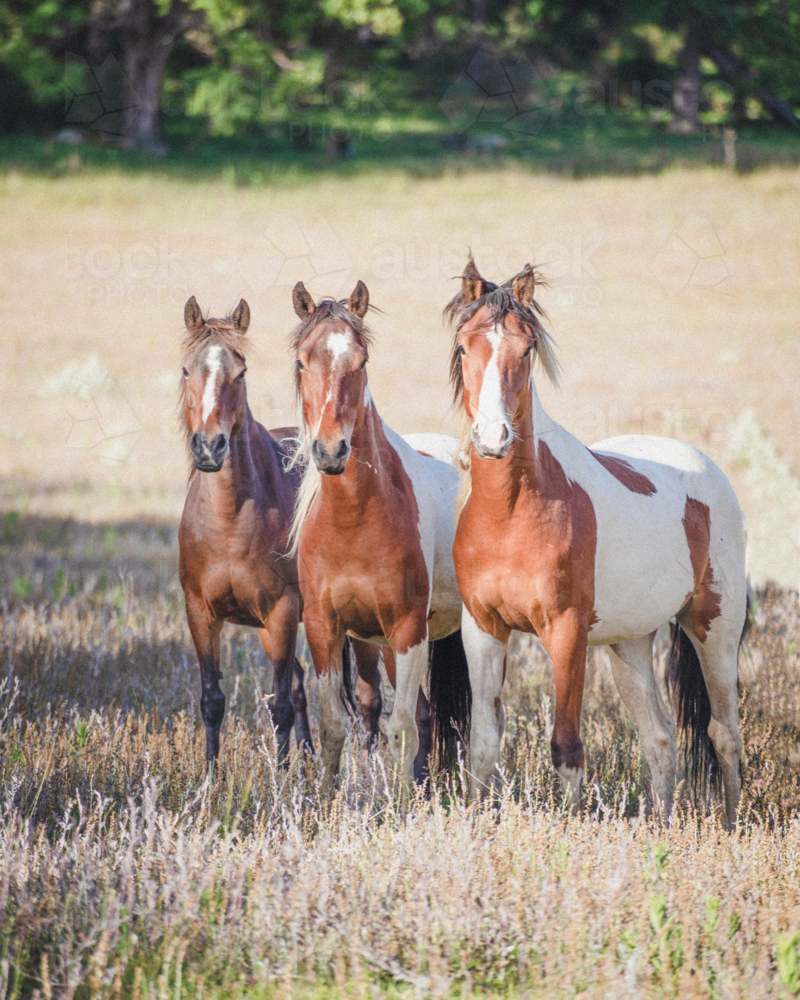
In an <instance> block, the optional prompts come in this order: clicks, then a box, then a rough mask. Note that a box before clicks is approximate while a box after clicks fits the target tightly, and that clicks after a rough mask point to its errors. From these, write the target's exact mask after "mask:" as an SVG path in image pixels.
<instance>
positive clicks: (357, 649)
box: [351, 639, 383, 745]
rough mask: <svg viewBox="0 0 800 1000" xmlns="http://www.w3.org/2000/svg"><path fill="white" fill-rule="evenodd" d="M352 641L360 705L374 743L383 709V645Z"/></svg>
mask: <svg viewBox="0 0 800 1000" xmlns="http://www.w3.org/2000/svg"><path fill="white" fill-rule="evenodd" d="M351 641H352V644H353V654H354V655H355V658H356V667H357V669H358V689H357V697H358V707H359V709H360V711H361V718H362V719H363V720H364V725H365V726H366V727H367V730H368V731H369V735H370V743H372V744H373V745H374V744H375V743H377V741H378V737H379V736H380V721H381V712H382V711H383V698H382V697H381V678H380V671H379V669H378V665H379V663H380V656H381V647H380V646H378V645H376V644H375V643H374V642H362V641H361V639H352V640H351Z"/></svg>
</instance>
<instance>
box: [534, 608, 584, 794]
mask: <svg viewBox="0 0 800 1000" xmlns="http://www.w3.org/2000/svg"><path fill="white" fill-rule="evenodd" d="M588 633H589V628H588V624H587V621H586V615H585V614H584V613H583V612H582V611H581V610H580V609H578V608H569V609H567V610H566V611H565V612H563V613H562V614H560V615H559V616H558V617H557V618H556V619H554V620H553V621H552V622H551V623H549V624H548V625H547V627H546V628H543V629H542V630H541V632H540V638H541V640H542V643H543V645H544V648H545V649H546V650H547V652H548V653H549V654H550V659H551V660H552V661H553V674H554V677H555V687H556V710H555V722H554V724H553V733H552V736H551V738H550V755H551V758H552V761H553V767H554V768H555V769H556V771H557V772H558V776H559V778H561V784H562V786H563V789H564V805H565V806H567V808H569V809H570V810H571V811H572V812H573V813H576V812H577V811H578V808H579V806H580V796H581V781H582V780H583V772H584V768H585V761H584V754H583V741H582V740H581V707H582V705H583V682H584V677H585V674H586V640H587V636H588Z"/></svg>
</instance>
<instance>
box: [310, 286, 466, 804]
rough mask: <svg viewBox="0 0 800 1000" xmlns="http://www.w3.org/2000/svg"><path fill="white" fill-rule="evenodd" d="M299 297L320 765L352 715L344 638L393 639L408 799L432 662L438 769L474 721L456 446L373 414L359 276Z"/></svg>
mask: <svg viewBox="0 0 800 1000" xmlns="http://www.w3.org/2000/svg"><path fill="white" fill-rule="evenodd" d="M293 302H294V307H295V311H296V313H297V315H298V316H299V317H300V320H301V322H300V325H299V326H298V327H297V329H296V330H295V332H294V334H293V337H292V346H293V349H294V352H295V360H296V366H297V367H296V379H297V391H298V398H299V401H300V404H301V410H302V424H303V428H302V432H301V435H302V437H301V446H300V448H299V450H298V459H299V460H300V461H302V463H303V464H304V465H305V470H306V471H305V474H304V477H303V483H302V485H301V487H300V492H299V493H298V501H297V507H296V513H295V522H294V525H293V528H292V532H293V538H294V544H295V547H296V550H297V552H298V570H299V575H300V589H301V591H302V594H303V600H304V605H305V612H304V621H305V627H306V638H307V640H308V645H309V649H310V651H311V656H312V659H313V661H314V666H315V668H316V671H317V674H318V676H319V679H320V696H321V721H320V740H321V743H322V753H323V758H324V764H325V771H326V775H327V777H328V780H329V781H333V779H334V778H335V775H336V773H337V772H338V769H339V757H340V754H341V750H342V746H343V744H344V740H345V734H346V723H347V716H346V714H345V712H344V709H343V703H342V696H341V692H342V647H343V644H344V642H345V639H346V636H348V635H350V636H356V637H358V638H360V639H364V640H367V641H368V642H372V643H378V644H380V645H382V646H384V647H388V648H387V650H386V652H387V656H386V665H387V672H388V673H389V679H390V681H391V682H392V684H393V685H395V687H396V696H395V702H394V708H393V711H392V715H391V718H390V719H389V722H388V725H387V727H386V728H387V737H388V740H389V746H390V748H391V750H392V752H393V754H394V756H395V758H396V759H397V760H399V761H400V763H401V767H402V775H403V779H404V783H403V794H404V795H405V794H406V792H407V788H408V783H409V782H410V781H411V778H412V774H415V775H416V777H417V779H418V780H419V779H421V778H422V777H423V775H424V768H425V765H426V763H427V762H426V761H422V760H420V759H419V758H418V751H419V749H420V741H419V734H418V730H417V724H416V720H415V713H416V709H417V707H418V706H419V705H420V703H421V702H422V701H423V699H422V698H421V697H420V694H419V692H420V686H421V685H422V684H423V683H424V680H425V674H426V669H428V668H430V692H431V699H430V707H431V713H432V715H433V722H434V726H435V732H436V736H437V742H438V746H439V749H440V753H441V756H442V758H443V760H444V762H445V763H449V762H450V761H451V760H452V757H453V753H454V750H455V741H456V739H457V733H458V731H459V727H460V728H461V730H463V731H466V727H467V725H468V717H469V678H468V675H467V665H466V660H465V658H464V650H463V646H462V643H461V638H460V631H459V630H460V624H461V598H460V596H459V593H458V585H457V583H456V578H455V570H454V566H453V555H452V548H453V536H454V534H455V518H454V514H455V500H456V496H457V492H458V473H457V471H456V469H455V467H454V465H453V462H452V460H453V456H454V449H455V446H456V444H457V442H456V440H455V439H454V438H447V437H444V436H443V435H436V434H421V435H411V436H409V437H408V438H405V439H404V438H401V437H400V436H399V435H398V434H396V433H395V432H394V431H393V430H391V429H390V428H389V427H387V426H386V424H385V423H384V422H383V420H381V418H380V416H379V414H378V411H377V409H376V407H375V404H374V402H373V400H372V396H371V394H370V390H369V385H368V381H367V370H366V369H367V361H368V359H369V347H370V342H371V341H370V336H369V332H368V331H367V329H366V327H365V325H364V322H363V320H364V316H365V314H366V312H367V309H368V307H369V293H368V291H367V288H366V285H364V283H363V282H361V281H359V282H358V284H357V285H356V288H355V290H354V291H353V294H352V295H351V296H350V299H349V300H347V301H343V302H336V301H331V300H325V301H322V302H320V303H319V305H315V303H314V300H313V299H312V297H311V295H310V294H309V293H308V292H307V291H306V289H305V287H304V286H303V284H302V282H298V284H297V285H296V286H295V289H294V293H293ZM429 643H430V644H431V647H432V648H431V649H430V650H429ZM429 657H430V660H429ZM456 691H457V692H459V699H458V700H457V701H454V700H453V698H452V697H451V695H452V693H453V692H456ZM426 749H427V748H425V747H423V756H425V757H427V752H426ZM415 759H416V767H415V766H414V762H415Z"/></svg>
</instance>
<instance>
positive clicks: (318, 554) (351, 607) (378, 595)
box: [298, 504, 429, 648]
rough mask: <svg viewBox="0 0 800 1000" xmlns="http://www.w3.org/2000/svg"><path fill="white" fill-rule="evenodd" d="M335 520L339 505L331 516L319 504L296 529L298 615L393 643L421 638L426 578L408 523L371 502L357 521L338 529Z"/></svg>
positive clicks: (413, 528) (416, 539)
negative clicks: (301, 612) (301, 605)
mask: <svg viewBox="0 0 800 1000" xmlns="http://www.w3.org/2000/svg"><path fill="white" fill-rule="evenodd" d="M342 520H343V515H342V512H341V511H337V512H336V517H335V521H334V520H328V519H327V518H326V517H325V511H324V509H323V510H321V511H320V512H319V514H318V516H316V517H315V516H313V515H312V516H311V517H310V518H309V521H308V522H307V524H306V526H305V527H304V529H303V538H302V541H301V544H300V551H299V554H298V556H299V566H300V585H301V589H302V591H303V596H304V601H305V605H306V612H305V614H306V616H308V615H309V614H314V617H315V618H319V619H322V620H325V621H326V622H328V627H330V628H332V629H334V630H336V629H338V628H339V627H344V628H345V629H346V630H348V631H350V632H352V633H353V634H354V635H357V636H359V637H361V638H365V639H375V638H377V637H379V636H383V637H385V638H386V639H387V640H388V641H390V642H392V643H393V644H395V641H396V643H397V645H398V647H403V648H405V647H406V646H408V645H414V644H415V643H416V642H418V641H422V639H424V637H425V635H426V619H427V609H428V597H429V584H428V568H427V566H426V563H425V559H424V556H423V553H422V548H421V545H420V541H419V531H418V530H417V528H416V526H415V525H414V526H412V525H410V524H408V518H405V517H403V514H402V512H395V515H394V519H393V517H392V512H391V511H389V510H387V509H386V508H385V507H384V506H379V505H375V504H373V505H371V506H370V508H369V509H368V510H367V511H366V516H365V514H364V512H362V517H361V519H360V520H359V521H358V523H355V524H352V525H350V526H348V527H347V528H345V527H343V524H342ZM315 610H316V611H317V612H318V613H317V614H315V613H314V612H315Z"/></svg>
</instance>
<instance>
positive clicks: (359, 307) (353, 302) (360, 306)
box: [347, 279, 369, 319]
mask: <svg viewBox="0 0 800 1000" xmlns="http://www.w3.org/2000/svg"><path fill="white" fill-rule="evenodd" d="M347 308H348V309H349V310H350V312H351V313H353V314H354V315H356V316H358V318H359V319H363V318H364V317H365V316H366V315H367V309H369V291H368V290H367V286H366V285H365V284H364V282H363V281H361V279H359V281H358V284H357V285H356V287H355V288H354V289H353V294H352V295H351V296H350V301H349V302H348V303H347Z"/></svg>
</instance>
